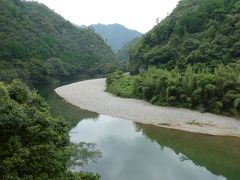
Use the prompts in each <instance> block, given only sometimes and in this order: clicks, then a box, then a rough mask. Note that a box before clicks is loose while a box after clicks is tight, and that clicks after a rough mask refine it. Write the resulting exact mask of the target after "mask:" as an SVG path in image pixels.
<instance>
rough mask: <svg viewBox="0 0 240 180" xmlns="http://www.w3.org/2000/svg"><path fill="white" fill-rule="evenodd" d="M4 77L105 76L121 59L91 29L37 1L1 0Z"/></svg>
mask: <svg viewBox="0 0 240 180" xmlns="http://www.w3.org/2000/svg"><path fill="white" fill-rule="evenodd" d="M0 42H1V43H0V81H5V82H11V81H12V80H13V79H16V78H19V79H22V80H24V81H25V82H26V83H27V84H29V85H35V86H36V85H38V86H39V85H45V84H55V83H58V82H59V81H64V80H66V79H67V80H68V79H71V80H74V79H79V78H80V77H96V76H102V75H104V74H106V73H108V72H111V71H113V70H114V69H115V68H116V67H117V66H118V67H119V66H120V65H119V63H118V60H117V59H116V57H115V55H114V53H113V52H112V51H111V49H110V48H109V47H108V46H106V44H105V43H104V41H103V40H102V38H101V37H100V36H99V35H97V34H95V33H94V31H93V30H91V29H81V28H77V27H75V26H74V25H72V24H71V23H70V22H68V21H66V20H65V19H63V18H62V17H61V16H59V15H58V14H56V13H54V12H53V11H51V10H50V9H48V8H47V7H46V6H44V5H43V4H39V3H37V2H32V1H31V2H29V1H21V0H14V1H9V0H1V1H0Z"/></svg>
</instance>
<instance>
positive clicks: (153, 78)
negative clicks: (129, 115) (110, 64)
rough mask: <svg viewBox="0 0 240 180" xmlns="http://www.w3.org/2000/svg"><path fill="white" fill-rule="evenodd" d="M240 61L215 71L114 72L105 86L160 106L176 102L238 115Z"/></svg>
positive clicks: (190, 106)
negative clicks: (132, 73)
mask: <svg viewBox="0 0 240 180" xmlns="http://www.w3.org/2000/svg"><path fill="white" fill-rule="evenodd" d="M239 83H240V62H238V63H234V64H232V65H228V66H224V65H219V66H218V67H216V68H215V70H214V72H207V71H194V70H193V68H192V67H191V66H188V67H187V69H186V70H185V71H183V72H182V71H179V69H178V68H175V69H173V70H171V71H168V70H163V69H157V68H155V67H151V68H149V69H148V71H146V72H144V73H142V74H141V75H137V76H128V75H124V74H122V73H119V72H116V73H114V74H112V75H110V76H109V77H108V79H107V90H108V91H109V92H111V93H113V94H115V95H117V96H122V97H133V98H140V99H145V100H147V101H149V102H151V103H153V104H157V105H162V106H177V107H185V108H192V109H197V110H199V111H201V112H203V111H209V112H213V113H221V114H228V115H236V116H239V115H240V84H239Z"/></svg>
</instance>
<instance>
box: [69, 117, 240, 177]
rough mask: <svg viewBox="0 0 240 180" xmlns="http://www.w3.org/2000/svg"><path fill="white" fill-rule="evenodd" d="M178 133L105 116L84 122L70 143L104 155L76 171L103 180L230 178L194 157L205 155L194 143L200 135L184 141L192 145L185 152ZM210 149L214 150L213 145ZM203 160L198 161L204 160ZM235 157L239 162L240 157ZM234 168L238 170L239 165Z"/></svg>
mask: <svg viewBox="0 0 240 180" xmlns="http://www.w3.org/2000/svg"><path fill="white" fill-rule="evenodd" d="M176 132H178V133H179V134H181V133H182V132H179V131H173V130H166V131H165V129H163V128H158V127H154V126H148V125H141V124H135V123H133V122H131V121H127V120H124V119H118V118H113V117H110V116H105V115H100V116H99V117H97V118H94V119H92V118H91V119H85V120H83V121H81V122H80V123H79V124H78V125H77V126H76V127H75V128H73V129H72V131H71V133H70V135H71V141H73V142H76V143H77V142H80V141H86V142H92V143H96V144H97V147H98V148H99V149H100V150H101V151H102V152H103V157H102V158H101V159H100V160H99V162H98V163H97V164H91V165H89V166H87V167H85V168H84V169H79V168H76V170H86V171H92V172H98V173H99V174H100V175H101V176H102V179H104V180H105V179H106V180H108V179H109V180H112V179H114V180H118V179H119V180H120V179H121V180H123V179H124V180H125V179H126V180H128V179H129V180H130V179H131V180H132V179H134V180H135V179H138V180H141V179H143V180H146V179H147V180H155V179H156V180H159V179H163V180H165V179H167V180H176V179H178V180H181V179H182V180H188V179H189V180H193V179H194V180H198V179H199V180H203V179H204V180H208V179H209V180H213V179H217V180H218V179H219V180H222V179H226V178H225V177H230V176H225V175H228V174H224V173H218V172H217V171H214V170H213V171H211V170H212V169H211V168H209V167H208V166H207V168H206V167H205V164H204V163H205V162H200V161H198V158H195V157H194V156H195V155H196V153H197V154H198V152H199V153H201V152H204V147H203V148H202V149H203V150H199V149H198V148H199V147H200V146H196V145H194V144H195V143H194V142H195V140H196V141H198V140H199V139H198V138H196V139H195V137H194V136H198V135H191V136H190V133H189V134H188V133H187V136H186V135H185V138H184V139H183V141H186V140H187V141H188V142H187V144H193V145H192V146H187V147H186V149H187V150H188V151H186V150H185V147H184V146H185V143H184V142H182V141H180V142H178V140H175V141H174V140H173V139H174V138H178V137H179V136H180V135H179V134H178V133H177V134H176ZM171 134H174V135H171ZM183 134H185V133H183ZM175 135H176V136H175ZM187 137H188V138H187ZM206 137H208V138H209V139H211V138H212V137H210V136H206ZM178 139H179V138H178ZM200 140H201V139H200ZM211 143H212V142H211ZM197 144H198V143H197ZM205 145H207V144H205ZM209 145H210V146H214V145H213V144H209ZM238 145H239V141H238ZM181 147H182V148H181ZM217 147H218V146H217ZM218 148H219V147H218ZM210 149H211V148H210ZM213 149H214V148H213ZM230 149H231V148H230ZM189 152H190V153H189ZM208 152H209V151H207V152H206V153H204V154H203V155H202V156H204V159H207V158H212V157H211V156H212V155H210V157H208V156H206V155H207V154H208ZM185 153H186V154H185ZM229 154H231V153H229ZM218 155H219V154H217V155H216V156H218ZM202 156H199V157H200V158H202ZM205 156H206V157H205ZM236 157H238V158H239V157H240V156H239V154H237V156H236ZM217 163H220V162H217ZM221 163H225V162H224V161H222V162H221ZM232 165H236V166H237V165H238V164H232ZM237 168H238V167H237ZM209 169H210V170H209ZM238 169H239V168H238ZM235 170H236V169H235ZM220 171H221V170H220ZM214 173H216V174H218V175H216V174H214ZM223 175H224V176H225V177H224V176H223ZM231 177H233V178H229V179H234V176H231Z"/></svg>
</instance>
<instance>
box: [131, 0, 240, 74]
mask: <svg viewBox="0 0 240 180" xmlns="http://www.w3.org/2000/svg"><path fill="white" fill-rule="evenodd" d="M239 39H240V2H239V0H181V1H180V2H179V4H178V5H177V7H176V8H175V10H174V11H173V12H172V13H171V14H170V15H169V16H168V17H167V18H166V19H164V20H163V21H162V22H160V23H159V24H158V25H156V26H155V27H154V28H153V29H152V30H151V31H150V32H148V33H147V34H145V35H144V36H143V38H142V39H141V41H140V42H139V43H137V44H136V45H135V48H133V49H132V51H131V58H130V65H129V69H130V71H131V72H132V73H137V72H138V71H139V69H143V68H145V69H146V68H147V67H148V66H149V65H157V66H159V67H164V68H167V69H173V68H174V67H175V66H178V67H179V68H180V69H183V68H185V67H186V66H187V64H194V65H195V66H196V67H198V66H200V67H201V66H205V65H207V66H208V67H212V66H216V65H217V64H219V63H224V64H227V63H230V62H235V61H236V60H239V57H240V41H239Z"/></svg>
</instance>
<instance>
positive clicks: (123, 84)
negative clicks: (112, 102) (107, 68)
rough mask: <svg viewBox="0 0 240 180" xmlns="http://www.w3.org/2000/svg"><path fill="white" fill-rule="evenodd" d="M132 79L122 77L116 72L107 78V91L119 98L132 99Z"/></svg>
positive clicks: (122, 75)
mask: <svg viewBox="0 0 240 180" xmlns="http://www.w3.org/2000/svg"><path fill="white" fill-rule="evenodd" d="M132 90H133V79H132V78H131V77H130V76H127V75H124V74H123V72H121V71H116V72H115V73H114V74H113V75H110V76H109V77H108V78H107V91H110V92H112V93H113V94H115V95H117V96H121V97H128V98H130V97H132V94H133V92H132Z"/></svg>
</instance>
